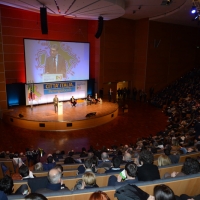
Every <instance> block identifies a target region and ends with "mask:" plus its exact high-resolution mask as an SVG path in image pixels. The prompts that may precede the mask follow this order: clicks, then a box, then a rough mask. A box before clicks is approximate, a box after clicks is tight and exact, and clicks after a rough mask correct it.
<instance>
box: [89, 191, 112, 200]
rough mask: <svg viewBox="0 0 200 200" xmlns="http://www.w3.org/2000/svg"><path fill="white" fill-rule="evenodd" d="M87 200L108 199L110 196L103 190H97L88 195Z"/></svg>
mask: <svg viewBox="0 0 200 200" xmlns="http://www.w3.org/2000/svg"><path fill="white" fill-rule="evenodd" d="M89 200H110V198H109V196H108V195H107V194H106V193H105V192H102V191H97V192H94V193H92V194H91V195H90V198H89Z"/></svg>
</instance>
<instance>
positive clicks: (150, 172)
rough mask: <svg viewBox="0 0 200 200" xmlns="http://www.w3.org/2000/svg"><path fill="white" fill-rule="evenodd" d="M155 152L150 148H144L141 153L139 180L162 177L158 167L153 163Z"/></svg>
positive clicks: (151, 179)
mask: <svg viewBox="0 0 200 200" xmlns="http://www.w3.org/2000/svg"><path fill="white" fill-rule="evenodd" d="M153 161H154V157H153V154H152V153H151V152H150V151H148V150H143V151H141V152H140V154H139V162H140V164H141V166H140V167H138V174H137V175H138V180H139V181H153V180H156V179H160V173H159V170H158V167H157V166H156V165H153Z"/></svg>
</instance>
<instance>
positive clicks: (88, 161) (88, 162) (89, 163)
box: [84, 158, 93, 169]
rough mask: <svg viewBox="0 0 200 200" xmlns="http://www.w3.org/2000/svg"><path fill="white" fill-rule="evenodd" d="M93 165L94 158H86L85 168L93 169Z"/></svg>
mask: <svg viewBox="0 0 200 200" xmlns="http://www.w3.org/2000/svg"><path fill="white" fill-rule="evenodd" d="M92 165H93V160H92V158H86V159H85V162H84V166H85V168H86V169H91V168H92Z"/></svg>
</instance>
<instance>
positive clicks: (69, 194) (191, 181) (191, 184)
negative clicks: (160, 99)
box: [8, 173, 200, 200]
mask: <svg viewBox="0 0 200 200" xmlns="http://www.w3.org/2000/svg"><path fill="white" fill-rule="evenodd" d="M68 180H69V179H67V181H68ZM23 182H24V183H25V182H26V181H23ZM64 182H65V183H67V182H66V181H64ZM26 183H27V182H26ZM97 184H98V182H97ZM158 184H165V185H167V186H169V187H170V188H172V189H173V191H174V193H175V194H176V195H181V194H188V195H189V196H194V195H198V194H199V193H200V187H199V184H200V173H198V174H193V175H187V176H183V177H175V178H169V179H159V180H155V181H148V182H138V183H136V185H137V186H138V187H140V188H141V189H142V190H144V191H145V192H147V193H149V194H151V195H153V188H154V186H155V185H158ZM119 187H120V186H115V187H114V186H109V187H102V188H99V189H98V188H92V189H85V190H76V191H64V190H63V191H62V190H61V191H56V192H47V193H43V194H44V195H45V196H46V197H47V198H48V199H51V200H64V199H69V200H80V199H89V197H90V195H91V194H92V193H93V192H94V191H97V190H101V191H104V192H106V193H107V194H108V196H109V197H110V199H111V200H117V199H116V198H115V197H114V193H115V191H116V189H118V188H119ZM8 199H9V200H14V199H15V200H22V199H24V197H23V196H22V195H10V196H8Z"/></svg>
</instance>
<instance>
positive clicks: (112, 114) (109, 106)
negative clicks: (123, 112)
mask: <svg viewBox="0 0 200 200" xmlns="http://www.w3.org/2000/svg"><path fill="white" fill-rule="evenodd" d="M89 113H96V114H95V115H91V116H89V117H86V115H87V114H89ZM117 116H118V104H117V103H110V102H103V103H102V104H100V103H98V104H92V105H87V104H85V103H78V104H77V106H76V107H72V106H71V104H70V103H69V102H63V114H61V115H58V113H55V111H54V105H53V104H45V105H34V106H33V108H32V109H31V107H30V106H16V107H14V108H12V109H9V110H8V111H6V112H4V113H3V121H4V122H6V123H8V124H10V125H14V126H18V127H21V128H25V129H30V130H44V131H51V130H52V131H70V130H79V129H86V128H91V127H96V126H99V125H102V124H105V123H108V122H110V121H112V120H113V119H115V118H116V117H117Z"/></svg>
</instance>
